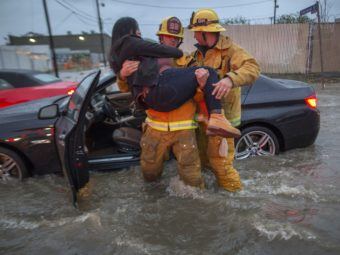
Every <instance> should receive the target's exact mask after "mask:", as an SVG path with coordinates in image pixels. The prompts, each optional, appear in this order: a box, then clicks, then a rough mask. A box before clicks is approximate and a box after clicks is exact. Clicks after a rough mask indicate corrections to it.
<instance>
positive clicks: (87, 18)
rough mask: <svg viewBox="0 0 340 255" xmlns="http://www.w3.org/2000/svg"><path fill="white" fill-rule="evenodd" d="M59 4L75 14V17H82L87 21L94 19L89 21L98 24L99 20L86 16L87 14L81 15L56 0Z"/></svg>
mask: <svg viewBox="0 0 340 255" xmlns="http://www.w3.org/2000/svg"><path fill="white" fill-rule="evenodd" d="M55 1H56V2H57V3H58V4H60V5H61V6H63V7H64V8H66V9H67V10H69V11H71V12H73V13H74V14H75V15H77V16H81V17H83V18H84V19H86V20H89V19H91V18H92V19H94V20H89V21H94V22H97V19H96V18H94V17H92V16H90V15H85V14H82V13H79V12H78V11H77V10H74V9H72V8H71V7H69V6H68V5H66V4H65V3H64V2H61V1H60V0H55Z"/></svg>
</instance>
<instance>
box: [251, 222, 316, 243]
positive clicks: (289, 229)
mask: <svg viewBox="0 0 340 255" xmlns="http://www.w3.org/2000/svg"><path fill="white" fill-rule="evenodd" d="M253 226H254V228H255V229H256V230H257V231H258V232H259V234H260V236H264V237H266V238H267V239H268V240H269V241H273V240H274V239H275V238H279V239H283V240H286V241H287V240H289V239H291V238H293V237H298V238H299V239H301V240H313V239H316V236H315V235H313V234H312V233H310V232H308V231H305V230H302V229H300V230H298V229H295V228H294V227H293V226H292V225H290V224H287V223H286V224H281V223H277V222H266V223H261V222H256V223H254V224H253Z"/></svg>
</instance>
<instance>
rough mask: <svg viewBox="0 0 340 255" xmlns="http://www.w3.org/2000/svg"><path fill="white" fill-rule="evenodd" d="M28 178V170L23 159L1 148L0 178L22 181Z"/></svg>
mask: <svg viewBox="0 0 340 255" xmlns="http://www.w3.org/2000/svg"><path fill="white" fill-rule="evenodd" d="M28 176H29V174H28V170H27V167H26V165H25V162H24V161H23V160H22V158H21V157H20V156H19V155H18V154H17V153H15V152H14V151H11V150H9V149H6V148H0V178H6V177H14V178H17V179H19V180H22V179H24V178H26V177H28Z"/></svg>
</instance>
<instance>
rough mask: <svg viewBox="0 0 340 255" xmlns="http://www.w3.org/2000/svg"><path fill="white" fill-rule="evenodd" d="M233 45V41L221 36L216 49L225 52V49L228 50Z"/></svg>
mask: <svg viewBox="0 0 340 255" xmlns="http://www.w3.org/2000/svg"><path fill="white" fill-rule="evenodd" d="M231 45H232V40H231V39H230V38H229V37H228V36H226V37H224V36H220V39H219V40H218V42H217V44H216V45H215V48H216V49H219V50H225V49H228V48H230V47H231Z"/></svg>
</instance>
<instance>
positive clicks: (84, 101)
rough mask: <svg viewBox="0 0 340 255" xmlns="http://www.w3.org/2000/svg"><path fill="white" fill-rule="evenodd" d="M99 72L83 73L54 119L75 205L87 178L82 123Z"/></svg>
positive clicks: (97, 80)
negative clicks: (58, 114)
mask: <svg viewBox="0 0 340 255" xmlns="http://www.w3.org/2000/svg"><path fill="white" fill-rule="evenodd" d="M99 77H100V71H98V72H96V73H92V74H90V75H88V76H86V77H85V78H84V79H83V80H82V82H81V83H80V84H79V86H78V87H77V89H76V91H75V92H74V93H73V95H72V96H71V98H70V101H69V103H68V106H67V108H66V110H65V112H63V113H62V116H61V117H59V119H58V120H57V122H56V124H55V127H56V133H55V140H56V145H57V149H58V153H59V158H60V160H61V165H62V168H63V172H64V175H65V178H66V179H67V181H68V183H69V187H70V189H71V194H72V202H73V205H74V206H77V192H78V191H79V190H80V189H81V188H83V187H84V186H85V185H86V184H87V183H88V181H89V166H88V163H87V156H86V152H85V146H84V128H85V127H84V123H85V118H86V116H85V115H86V112H87V109H88V107H89V104H90V101H91V97H92V95H93V93H94V92H95V90H96V87H97V85H98V82H99Z"/></svg>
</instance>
